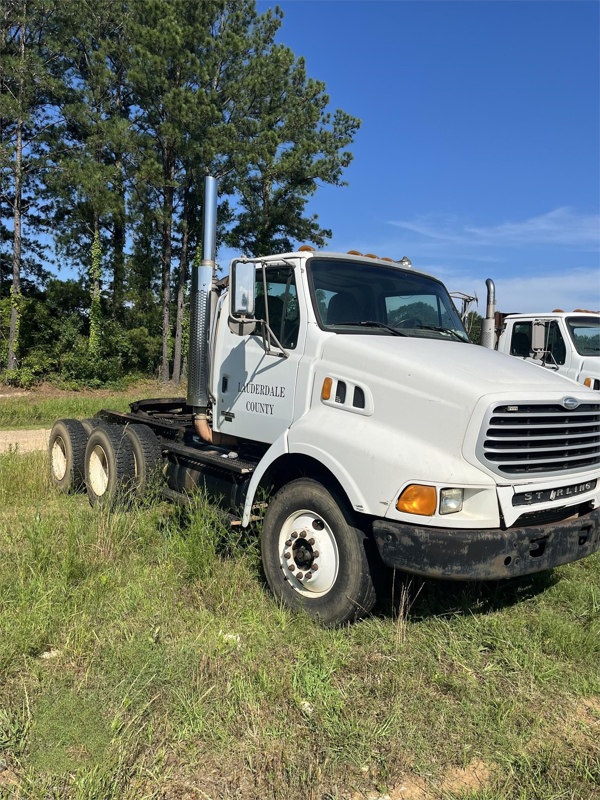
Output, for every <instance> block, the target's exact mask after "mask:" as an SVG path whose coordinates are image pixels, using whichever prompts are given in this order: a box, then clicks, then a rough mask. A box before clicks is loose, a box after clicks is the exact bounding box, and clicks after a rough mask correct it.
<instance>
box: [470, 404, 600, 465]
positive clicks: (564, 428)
mask: <svg viewBox="0 0 600 800" xmlns="http://www.w3.org/2000/svg"><path fill="white" fill-rule="evenodd" d="M478 451H479V452H478V456H479V458H480V459H481V460H482V461H483V462H484V463H485V464H486V465H487V466H488V467H489V468H490V469H492V470H494V472H497V473H498V474H500V475H506V476H509V475H515V476H518V475H535V476H537V475H540V476H541V475H556V474H563V475H564V474H570V473H574V472H585V471H586V470H589V469H593V468H594V467H598V466H600V403H582V404H581V405H580V406H578V407H577V408H576V409H574V410H569V411H568V410H567V409H565V408H564V407H563V406H561V405H549V404H544V403H540V404H531V403H528V404H523V405H517V404H515V405H509V404H507V405H501V406H495V407H494V408H492V409H490V410H489V411H488V413H487V415H486V418H485V420H484V424H483V428H482V431H481V434H480V437H479V446H478Z"/></svg>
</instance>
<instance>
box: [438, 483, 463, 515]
mask: <svg viewBox="0 0 600 800" xmlns="http://www.w3.org/2000/svg"><path fill="white" fill-rule="evenodd" d="M463 494H464V490H463V489H442V491H441V492H440V514H456V512H457V511H462V507H463Z"/></svg>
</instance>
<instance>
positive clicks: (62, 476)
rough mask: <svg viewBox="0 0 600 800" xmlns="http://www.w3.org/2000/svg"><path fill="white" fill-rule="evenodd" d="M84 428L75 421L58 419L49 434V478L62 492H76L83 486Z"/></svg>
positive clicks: (85, 436) (85, 438) (85, 437)
mask: <svg viewBox="0 0 600 800" xmlns="http://www.w3.org/2000/svg"><path fill="white" fill-rule="evenodd" d="M86 442H87V434H86V432H85V428H84V427H83V425H82V424H81V422H79V420H76V419H59V420H58V421H57V422H55V423H54V426H53V427H52V431H51V433H50V443H49V454H50V478H51V480H52V483H53V484H54V485H55V486H56V487H57V489H60V490H61V491H63V492H77V491H79V490H80V489H82V487H83V485H84V462H85V445H86Z"/></svg>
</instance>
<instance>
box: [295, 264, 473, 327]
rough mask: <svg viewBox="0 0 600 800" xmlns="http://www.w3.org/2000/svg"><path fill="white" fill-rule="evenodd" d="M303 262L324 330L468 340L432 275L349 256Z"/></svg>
mask: <svg viewBox="0 0 600 800" xmlns="http://www.w3.org/2000/svg"><path fill="white" fill-rule="evenodd" d="M309 265H310V266H309V275H310V282H311V293H312V297H313V304H314V307H315V312H316V314H317V318H318V320H319V324H320V326H321V327H322V328H325V330H330V331H335V333H369V334H374V335H379V336H393V335H394V333H395V332H396V331H400V332H401V334H403V335H405V336H418V337H422V338H428V339H446V340H448V341H456V340H457V339H459V340H460V341H464V342H468V341H469V337H468V336H467V334H466V333H465V330H464V328H463V326H462V324H461V321H460V318H459V316H458V313H457V312H456V309H455V308H454V305H453V304H452V301H451V300H450V297H449V296H448V292H447V291H446V288H445V287H444V285H443V284H441V283H440V282H439V281H437V280H435V279H434V278H428V277H427V276H424V275H418V274H416V273H413V272H409V271H408V270H402V269H398V268H395V267H389V268H388V267H380V266H375V265H373V266H370V265H366V264H361V263H360V262H355V261H341V260H340V261H337V260H333V259H332V260H327V259H324V258H313V259H311V260H310V262H309ZM386 326H387V327H386ZM390 328H393V329H394V330H390Z"/></svg>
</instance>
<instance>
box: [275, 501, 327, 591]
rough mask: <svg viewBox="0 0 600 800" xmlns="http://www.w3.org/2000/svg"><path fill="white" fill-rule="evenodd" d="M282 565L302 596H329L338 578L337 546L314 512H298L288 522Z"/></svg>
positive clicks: (281, 540) (283, 531) (282, 538)
mask: <svg viewBox="0 0 600 800" xmlns="http://www.w3.org/2000/svg"><path fill="white" fill-rule="evenodd" d="M279 544H280V565H281V569H282V570H283V572H284V576H285V579H286V580H287V581H288V582H289V583H290V584H291V586H292V588H294V589H295V590H296V591H297V592H299V593H300V594H302V595H304V596H306V597H314V596H318V595H322V594H325V593H326V592H328V591H329V590H330V589H331V588H332V586H333V584H334V583H335V580H336V578H337V573H338V568H339V554H338V549H337V542H336V540H335V537H334V535H333V532H332V530H331V529H330V527H329V526H328V525H327V523H326V522H325V521H324V520H323V519H322V518H321V517H319V516H318V515H317V514H315V513H314V512H312V511H297V512H295V513H294V514H292V515H291V516H290V517H288V519H287V520H286V521H285V523H284V525H283V527H282V529H281V533H280V537H279Z"/></svg>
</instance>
